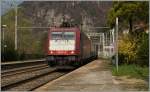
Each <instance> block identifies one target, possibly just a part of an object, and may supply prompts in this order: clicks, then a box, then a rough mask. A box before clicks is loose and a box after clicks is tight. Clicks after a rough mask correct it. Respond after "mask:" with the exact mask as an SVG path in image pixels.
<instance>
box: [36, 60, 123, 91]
mask: <svg viewBox="0 0 150 92" xmlns="http://www.w3.org/2000/svg"><path fill="white" fill-rule="evenodd" d="M109 63H110V62H109V61H107V60H95V61H92V62H90V63H88V64H87V65H84V66H82V67H80V68H78V69H76V70H74V71H72V72H70V73H68V74H66V75H65V76H62V77H60V78H58V79H56V80H54V81H51V82H50V83H47V84H46V85H44V86H42V87H40V88H37V89H35V90H34V91H40V92H41V91H69V92H70V91H84V92H85V91H87V92H88V91H92V92H94V91H96V92H103V91H111V92H120V90H121V88H120V87H119V85H117V84H115V83H114V82H113V76H112V73H111V64H109Z"/></svg>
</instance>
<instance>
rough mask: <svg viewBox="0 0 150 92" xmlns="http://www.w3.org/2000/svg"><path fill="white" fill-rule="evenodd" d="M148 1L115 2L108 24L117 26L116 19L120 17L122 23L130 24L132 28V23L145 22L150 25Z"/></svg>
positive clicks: (108, 17) (109, 14)
mask: <svg viewBox="0 0 150 92" xmlns="http://www.w3.org/2000/svg"><path fill="white" fill-rule="evenodd" d="M148 11H149V2H148V1H142V2H141V1H136V2H135V1H134V2H133V1H122V2H114V3H113V8H111V10H110V11H109V13H108V16H107V23H108V25H110V26H111V27H113V26H114V24H115V18H116V17H119V22H120V23H128V24H129V26H130V27H131V26H132V21H139V20H140V21H144V22H145V23H148V18H149V12H148Z"/></svg>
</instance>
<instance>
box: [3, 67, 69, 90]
mask: <svg viewBox="0 0 150 92" xmlns="http://www.w3.org/2000/svg"><path fill="white" fill-rule="evenodd" d="M68 72H70V70H65V71H64V70H58V69H56V68H49V67H48V66H46V65H41V66H40V65H37V66H33V67H26V68H21V69H20V70H19V69H16V71H15V70H9V71H3V72H2V77H1V90H2V91H31V90H34V89H35V88H38V87H40V86H42V85H44V84H45V83H47V82H49V81H52V80H54V79H56V78H58V77H60V76H62V75H64V74H66V73H68Z"/></svg>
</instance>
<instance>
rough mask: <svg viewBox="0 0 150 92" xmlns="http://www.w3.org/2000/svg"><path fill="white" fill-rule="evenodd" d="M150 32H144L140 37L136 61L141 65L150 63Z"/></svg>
mask: <svg viewBox="0 0 150 92" xmlns="http://www.w3.org/2000/svg"><path fill="white" fill-rule="evenodd" d="M148 37H149V36H148V34H146V33H142V34H141V38H140V39H139V43H138V48H137V54H136V61H137V62H136V63H137V64H138V65H141V66H145V65H146V66H148V65H149V38H148Z"/></svg>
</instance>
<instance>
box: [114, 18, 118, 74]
mask: <svg viewBox="0 0 150 92" xmlns="http://www.w3.org/2000/svg"><path fill="white" fill-rule="evenodd" d="M115 48H116V68H117V72H118V17H117V18H116V46H115Z"/></svg>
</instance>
